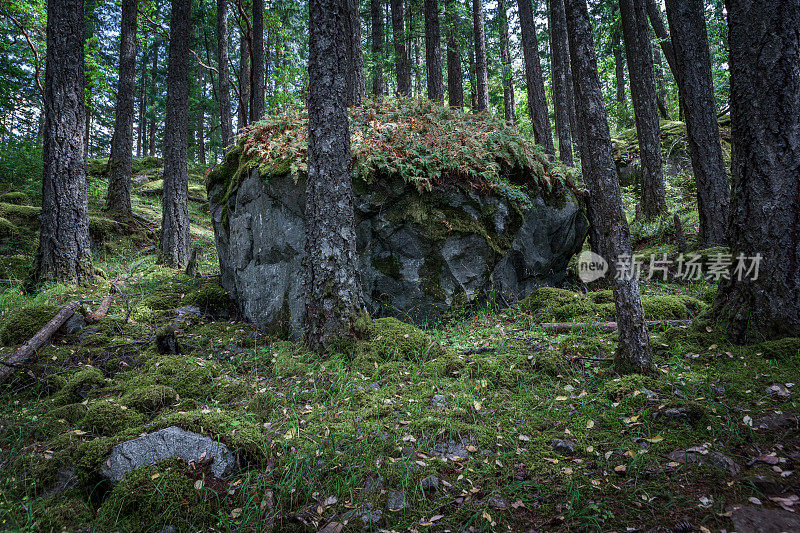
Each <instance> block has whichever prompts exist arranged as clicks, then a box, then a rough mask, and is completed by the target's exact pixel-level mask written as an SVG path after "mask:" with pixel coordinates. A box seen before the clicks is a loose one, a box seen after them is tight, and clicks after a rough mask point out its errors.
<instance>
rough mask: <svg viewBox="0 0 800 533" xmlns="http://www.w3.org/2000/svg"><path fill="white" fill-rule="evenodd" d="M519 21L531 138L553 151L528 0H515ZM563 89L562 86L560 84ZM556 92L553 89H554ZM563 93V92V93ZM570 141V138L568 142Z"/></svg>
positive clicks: (537, 48)
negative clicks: (531, 128)
mask: <svg viewBox="0 0 800 533" xmlns="http://www.w3.org/2000/svg"><path fill="white" fill-rule="evenodd" d="M517 8H518V10H519V23H520V26H522V52H523V56H524V58H525V81H526V85H527V88H528V113H530V116H531V125H532V126H533V138H534V140H535V141H536V143H537V144H540V145H541V146H542V147H543V148H544V151H545V152H547V153H548V154H555V153H556V149H555V146H553V132H552V130H551V129H550V112H549V111H548V109H547V96H545V93H544V79H543V76H542V64H541V61H540V59H539V43H538V41H537V39H536V22H535V21H534V17H533V5H532V4H531V0H517ZM561 88H562V90H563V85H562V86H561ZM554 92H555V89H554ZM562 96H563V93H562ZM567 144H569V141H567Z"/></svg>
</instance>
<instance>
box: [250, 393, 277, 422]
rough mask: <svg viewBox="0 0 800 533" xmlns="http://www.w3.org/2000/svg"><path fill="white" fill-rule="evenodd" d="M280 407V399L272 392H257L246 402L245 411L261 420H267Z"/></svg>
mask: <svg viewBox="0 0 800 533" xmlns="http://www.w3.org/2000/svg"><path fill="white" fill-rule="evenodd" d="M279 405H280V398H279V397H278V396H277V395H276V394H275V393H274V392H272V391H265V392H259V393H257V394H255V395H254V396H253V397H252V398H251V399H250V401H249V402H247V410H248V411H249V412H251V413H253V414H255V415H256V416H258V417H259V418H261V419H265V420H266V419H269V417H270V416H271V415H272V411H273V410H274V409H275V408H276V407H277V406H279Z"/></svg>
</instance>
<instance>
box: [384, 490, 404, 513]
mask: <svg viewBox="0 0 800 533" xmlns="http://www.w3.org/2000/svg"><path fill="white" fill-rule="evenodd" d="M386 503H387V505H388V507H389V510H390V511H402V510H403V509H408V498H407V497H406V493H405V492H402V491H399V490H393V491H391V492H390V493H389V498H388V500H387V502H386Z"/></svg>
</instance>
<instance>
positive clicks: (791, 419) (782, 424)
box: [753, 413, 800, 431]
mask: <svg viewBox="0 0 800 533" xmlns="http://www.w3.org/2000/svg"><path fill="white" fill-rule="evenodd" d="M753 427H754V428H756V429H765V430H767V431H777V430H780V429H800V417H798V416H797V415H796V414H793V413H782V414H778V413H774V414H771V415H764V416H762V417H760V418H757V419H756V420H755V421H754V422H753Z"/></svg>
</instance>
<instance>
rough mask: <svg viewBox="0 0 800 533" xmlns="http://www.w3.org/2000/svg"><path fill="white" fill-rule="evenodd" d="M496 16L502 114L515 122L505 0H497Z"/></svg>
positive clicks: (510, 121)
mask: <svg viewBox="0 0 800 533" xmlns="http://www.w3.org/2000/svg"><path fill="white" fill-rule="evenodd" d="M497 18H498V26H499V33H500V67H501V68H500V72H501V75H502V79H503V116H504V117H505V119H506V121H507V122H508V123H509V124H516V122H517V105H516V103H515V102H514V76H513V71H512V68H511V50H510V48H509V44H508V11H507V10H506V3H505V0H497Z"/></svg>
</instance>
